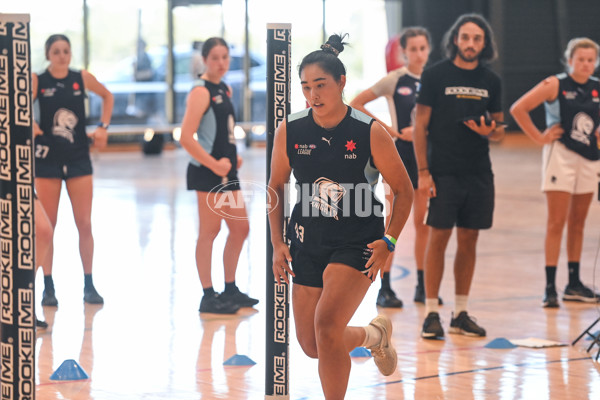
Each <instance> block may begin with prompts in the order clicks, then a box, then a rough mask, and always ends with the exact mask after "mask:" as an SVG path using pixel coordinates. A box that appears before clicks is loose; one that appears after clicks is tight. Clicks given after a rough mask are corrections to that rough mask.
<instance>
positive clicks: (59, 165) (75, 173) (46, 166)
mask: <svg viewBox="0 0 600 400" xmlns="http://www.w3.org/2000/svg"><path fill="white" fill-rule="evenodd" d="M92 172H93V169H92V160H90V158H89V157H82V158H78V159H75V160H66V161H56V160H49V159H46V158H36V159H35V177H36V178H56V179H63V180H67V179H69V178H76V177H79V176H86V175H92Z"/></svg>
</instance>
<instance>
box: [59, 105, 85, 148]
mask: <svg viewBox="0 0 600 400" xmlns="http://www.w3.org/2000/svg"><path fill="white" fill-rule="evenodd" d="M78 121H79V119H78V118H77V116H76V115H75V113H73V111H71V110H68V109H66V108H59V109H58V110H57V111H56V113H55V114H54V125H53V126H52V134H53V135H54V136H60V137H62V138H65V139H66V140H68V141H69V142H70V143H74V142H75V137H74V136H75V126H77V122H78Z"/></svg>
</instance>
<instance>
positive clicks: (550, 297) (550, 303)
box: [542, 285, 559, 308]
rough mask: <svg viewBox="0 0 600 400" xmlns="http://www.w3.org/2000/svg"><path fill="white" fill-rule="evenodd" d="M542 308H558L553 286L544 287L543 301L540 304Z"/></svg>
mask: <svg viewBox="0 0 600 400" xmlns="http://www.w3.org/2000/svg"><path fill="white" fill-rule="evenodd" d="M542 307H544V308H558V307H559V305H558V294H556V288H555V287H554V285H550V286H546V293H545V295H544V301H543V302H542Z"/></svg>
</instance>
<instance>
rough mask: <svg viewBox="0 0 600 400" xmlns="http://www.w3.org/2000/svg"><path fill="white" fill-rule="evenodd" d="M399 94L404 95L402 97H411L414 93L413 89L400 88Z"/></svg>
mask: <svg viewBox="0 0 600 400" xmlns="http://www.w3.org/2000/svg"><path fill="white" fill-rule="evenodd" d="M397 92H398V94H399V95H402V96H410V95H411V94H412V93H413V91H412V89H411V88H409V87H408V86H400V87H399V88H398V90H397Z"/></svg>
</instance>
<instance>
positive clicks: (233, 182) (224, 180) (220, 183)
mask: <svg viewBox="0 0 600 400" xmlns="http://www.w3.org/2000/svg"><path fill="white" fill-rule="evenodd" d="M187 188H188V190H196V191H198V192H227V191H232V190H240V189H241V188H240V181H239V179H238V177H237V171H234V172H230V173H229V175H227V177H222V176H219V175H217V174H215V173H214V172H212V171H211V170H210V169H209V168H207V167H205V166H203V165H201V166H199V167H198V166H196V165H194V164H192V163H190V164H188V168H187Z"/></svg>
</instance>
